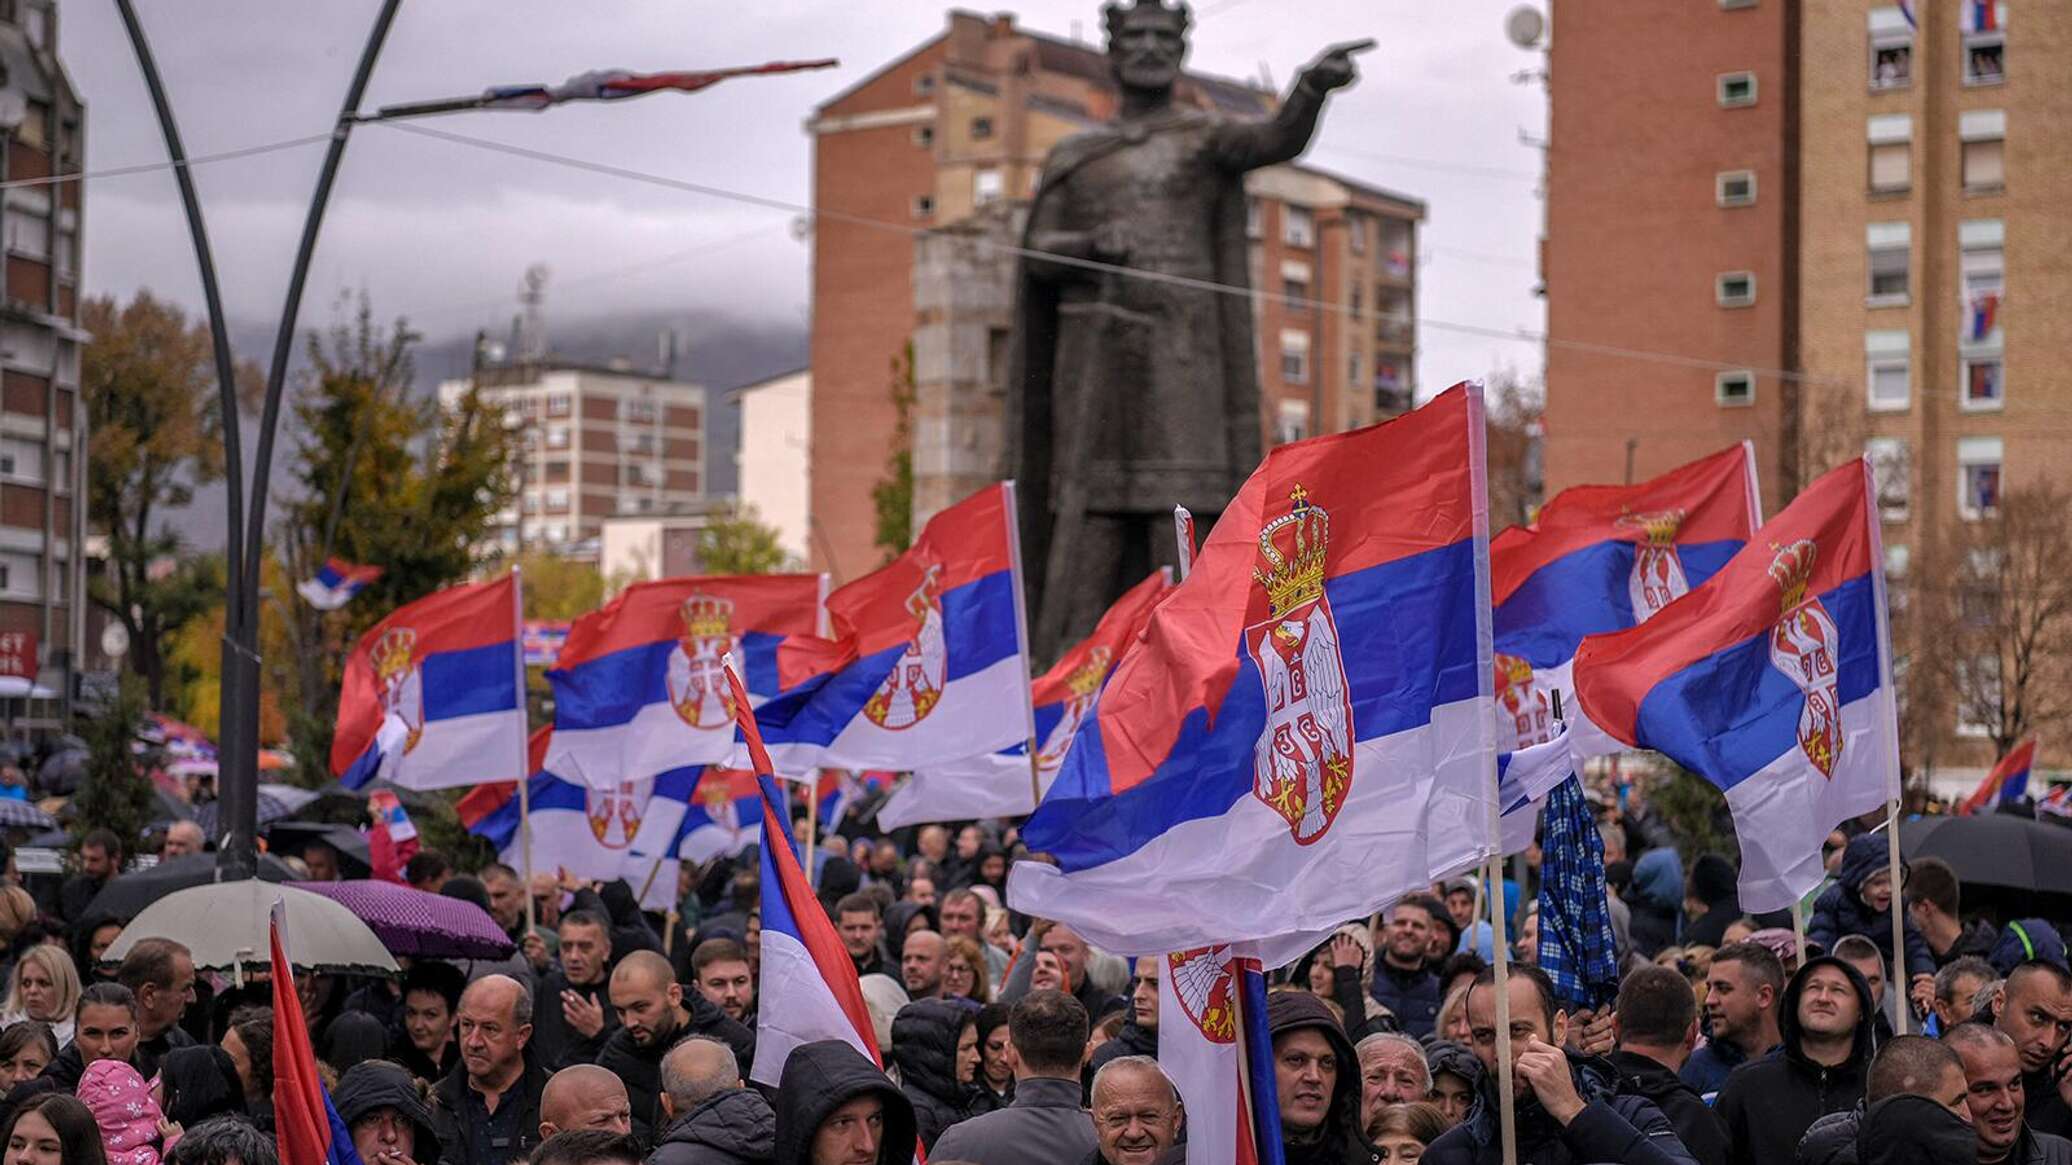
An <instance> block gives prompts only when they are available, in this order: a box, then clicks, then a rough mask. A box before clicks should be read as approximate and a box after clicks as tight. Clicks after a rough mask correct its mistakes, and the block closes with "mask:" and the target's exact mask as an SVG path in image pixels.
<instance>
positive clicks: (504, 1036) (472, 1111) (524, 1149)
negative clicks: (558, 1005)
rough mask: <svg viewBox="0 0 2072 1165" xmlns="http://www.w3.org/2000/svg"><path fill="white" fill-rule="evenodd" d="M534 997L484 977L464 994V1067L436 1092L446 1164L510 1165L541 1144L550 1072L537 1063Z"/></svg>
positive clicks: (511, 982)
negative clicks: (530, 1047) (531, 1046)
mask: <svg viewBox="0 0 2072 1165" xmlns="http://www.w3.org/2000/svg"><path fill="white" fill-rule="evenodd" d="M531 1039H532V992H531V991H530V990H528V989H527V988H526V987H525V985H524V984H522V983H520V982H519V981H518V980H516V979H513V978H511V977H510V976H509V975H485V976H483V977H482V978H480V979H477V980H476V981H475V982H473V983H471V984H469V985H468V989H467V991H466V992H464V993H463V994H462V995H461V997H460V1063H459V1064H457V1065H455V1066H454V1069H453V1071H452V1072H449V1073H447V1075H446V1078H445V1079H443V1080H441V1081H439V1083H438V1084H437V1085H436V1086H435V1087H434V1088H433V1089H432V1102H433V1107H432V1129H433V1131H434V1132H436V1133H437V1134H438V1136H439V1160H440V1162H441V1165H510V1162H512V1161H517V1160H522V1159H523V1158H524V1157H525V1156H526V1155H528V1154H530V1153H531V1152H532V1150H533V1149H534V1148H535V1147H537V1146H538V1145H539V1143H540V1093H541V1092H543V1091H545V1089H546V1087H547V1073H546V1070H545V1069H543V1068H541V1067H540V1066H539V1065H538V1064H536V1063H534V1062H533V1061H532V1057H531V1056H529V1055H528V1054H527V1051H526V1045H527V1044H528V1043H529V1042H530V1040H531Z"/></svg>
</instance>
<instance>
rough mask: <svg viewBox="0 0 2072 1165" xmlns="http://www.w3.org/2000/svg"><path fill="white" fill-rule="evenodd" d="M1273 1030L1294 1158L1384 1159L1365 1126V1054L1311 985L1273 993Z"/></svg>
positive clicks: (1291, 1162) (1269, 1023)
mask: <svg viewBox="0 0 2072 1165" xmlns="http://www.w3.org/2000/svg"><path fill="white" fill-rule="evenodd" d="M1266 1030H1267V1033H1268V1034H1269V1035H1270V1036H1272V1037H1273V1069H1274V1090H1275V1092H1276V1093H1277V1094H1278V1099H1279V1101H1280V1106H1281V1110H1280V1126H1281V1127H1280V1132H1281V1153H1282V1156H1283V1159H1284V1160H1285V1161H1286V1162H1287V1165H1340V1163H1345V1165H1355V1163H1357V1165H1365V1163H1367V1162H1373V1161H1379V1160H1380V1159H1381V1158H1380V1156H1379V1154H1377V1153H1376V1152H1375V1151H1374V1147H1373V1146H1372V1145H1370V1144H1369V1143H1368V1141H1367V1137H1366V1135H1365V1134H1364V1133H1363V1132H1362V1131H1361V1130H1360V1068H1359V1056H1358V1054H1357V1053H1355V1052H1354V1051H1353V1044H1352V1041H1351V1040H1349V1039H1347V1038H1345V1028H1344V1026H1343V1025H1341V1024H1340V1023H1339V1022H1338V1017H1337V1016H1336V1015H1334V1014H1332V1012H1331V1009H1330V1008H1329V1007H1328V1006H1326V1005H1325V1003H1324V1001H1323V1000H1322V999H1321V998H1319V997H1317V996H1315V995H1311V994H1310V993H1309V992H1307V991H1284V992H1280V993H1278V994H1275V995H1270V996H1268V997H1267V1000H1266ZM1261 1119H1262V1120H1263V1119H1264V1117H1263V1114H1262V1118H1261Z"/></svg>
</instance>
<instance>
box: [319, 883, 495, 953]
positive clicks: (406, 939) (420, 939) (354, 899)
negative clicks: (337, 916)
mask: <svg viewBox="0 0 2072 1165" xmlns="http://www.w3.org/2000/svg"><path fill="white" fill-rule="evenodd" d="M290 884H291V885H293V886H295V887H296V888H298V889H302V890H308V891H311V892H312V893H316V894H322V895H323V896H324V897H326V898H329V899H331V900H332V901H334V902H338V903H341V904H343V905H344V906H345V907H346V909H348V910H351V911H352V912H353V913H354V914H357V915H359V917H360V920H361V921H362V922H365V923H366V924H367V927H368V929H370V930H372V931H373V932H374V934H375V937H377V938H379V939H380V940H381V943H382V945H383V946H385V947H387V948H388V949H389V951H390V953H392V954H397V955H413V956H420V957H424V958H434V959H501V958H505V957H507V956H509V955H510V953H511V952H512V951H513V950H515V949H517V948H516V944H514V943H512V942H511V940H510V939H509V938H508V937H506V936H505V934H504V932H503V931H502V930H501V929H499V928H498V927H497V925H496V922H495V920H493V919H491V918H490V917H489V915H488V914H487V913H485V912H484V911H483V909H482V908H481V907H479V906H476V905H475V904H473V903H471V902H463V901H461V900H460V899H458V898H448V897H446V896H445V895H443V894H428V893H426V892H425V891H423V890H413V889H411V888H410V887H408V886H400V885H397V884H396V883H394V882H376V881H371V880H366V879H361V880H356V881H350V882H294V883H290Z"/></svg>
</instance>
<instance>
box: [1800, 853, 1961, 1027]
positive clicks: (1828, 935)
mask: <svg viewBox="0 0 2072 1165" xmlns="http://www.w3.org/2000/svg"><path fill="white" fill-rule="evenodd" d="M1891 861H1892V859H1891V855H1890V854H1889V853H1888V852H1887V849H1886V841H1885V838H1884V837H1883V836H1882V835H1879V834H1870V833H1866V834H1864V835H1863V836H1862V837H1858V838H1855V839H1853V840H1851V841H1850V842H1849V845H1848V847H1847V848H1846V849H1844V850H1843V851H1842V868H1841V870H1840V871H1839V872H1837V873H1836V875H1835V884H1834V885H1832V886H1829V887H1828V888H1827V891H1826V892H1825V893H1823V894H1821V896H1820V899H1819V901H1817V902H1815V903H1814V904H1813V916H1812V917H1811V918H1809V919H1807V920H1806V941H1807V942H1809V943H1818V944H1819V945H1820V949H1821V950H1824V951H1832V950H1834V949H1835V942H1836V940H1838V939H1840V938H1841V937H1842V936H1843V935H1845V934H1860V935H1863V936H1864V937H1865V938H1868V939H1870V940H1871V942H1873V943H1875V944H1877V947H1878V951H1879V953H1880V954H1882V955H1884V956H1885V965H1886V966H1887V967H1889V968H1891V974H1892V980H1893V986H1894V989H1895V990H1898V989H1899V985H1900V984H1902V983H1904V984H1905V985H1906V987H1905V990H1904V992H1903V993H1902V994H1903V995H1904V996H1905V997H1906V998H1907V999H1910V1000H1912V1001H1913V1003H1914V1004H1915V1006H1916V1007H1917V1008H1918V1009H1919V1010H1922V1011H1926V1010H1928V1008H1929V1006H1930V1005H1932V1004H1933V1003H1934V1002H1935V952H1933V951H1931V950H1930V949H1929V948H1928V940H1927V939H1926V938H1924V937H1922V935H1921V932H1920V931H1919V930H1916V929H1915V928H1914V924H1913V923H1911V922H1908V923H1906V924H1905V932H1906V950H1905V951H1904V952H1902V953H1900V954H1898V955H1895V953H1894V952H1893V950H1892V896H1893V895H1894V894H1897V893H1899V892H1900V890H1901V888H1902V887H1903V886H1904V885H1905V883H1906V880H1907V865H1906V863H1905V862H1901V863H1900V866H1899V880H1900V883H1901V885H1900V886H1895V885H1893V884H1892V866H1891Z"/></svg>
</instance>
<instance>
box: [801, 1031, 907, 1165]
mask: <svg viewBox="0 0 2072 1165" xmlns="http://www.w3.org/2000/svg"><path fill="white" fill-rule="evenodd" d="M772 1107H773V1108H774V1109H775V1110H776V1115H777V1130H776V1138H775V1152H774V1153H773V1154H772V1160H773V1161H774V1163H775V1165H911V1163H912V1161H913V1159H914V1148H915V1137H914V1110H913V1108H912V1106H910V1105H909V1104H908V1103H907V1098H906V1097H905V1096H903V1095H901V1094H900V1091H899V1088H898V1087H897V1086H896V1085H894V1084H893V1083H892V1081H891V1080H889V1079H887V1078H886V1076H885V1073H883V1072H881V1071H879V1070H878V1066H877V1065H875V1064H873V1063H871V1062H870V1061H869V1060H867V1059H865V1058H864V1055H863V1053H862V1052H859V1051H857V1050H856V1049H855V1048H854V1047H852V1046H851V1045H850V1044H849V1043H848V1042H847V1041H844V1040H815V1041H814V1042H812V1043H809V1044H800V1045H799V1046H798V1047H796V1048H793V1049H792V1052H791V1055H789V1056H787V1057H785V1060H784V1073H783V1075H782V1076H781V1077H780V1078H779V1080H778V1083H777V1102H776V1104H775V1105H773V1106H772Z"/></svg>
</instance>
